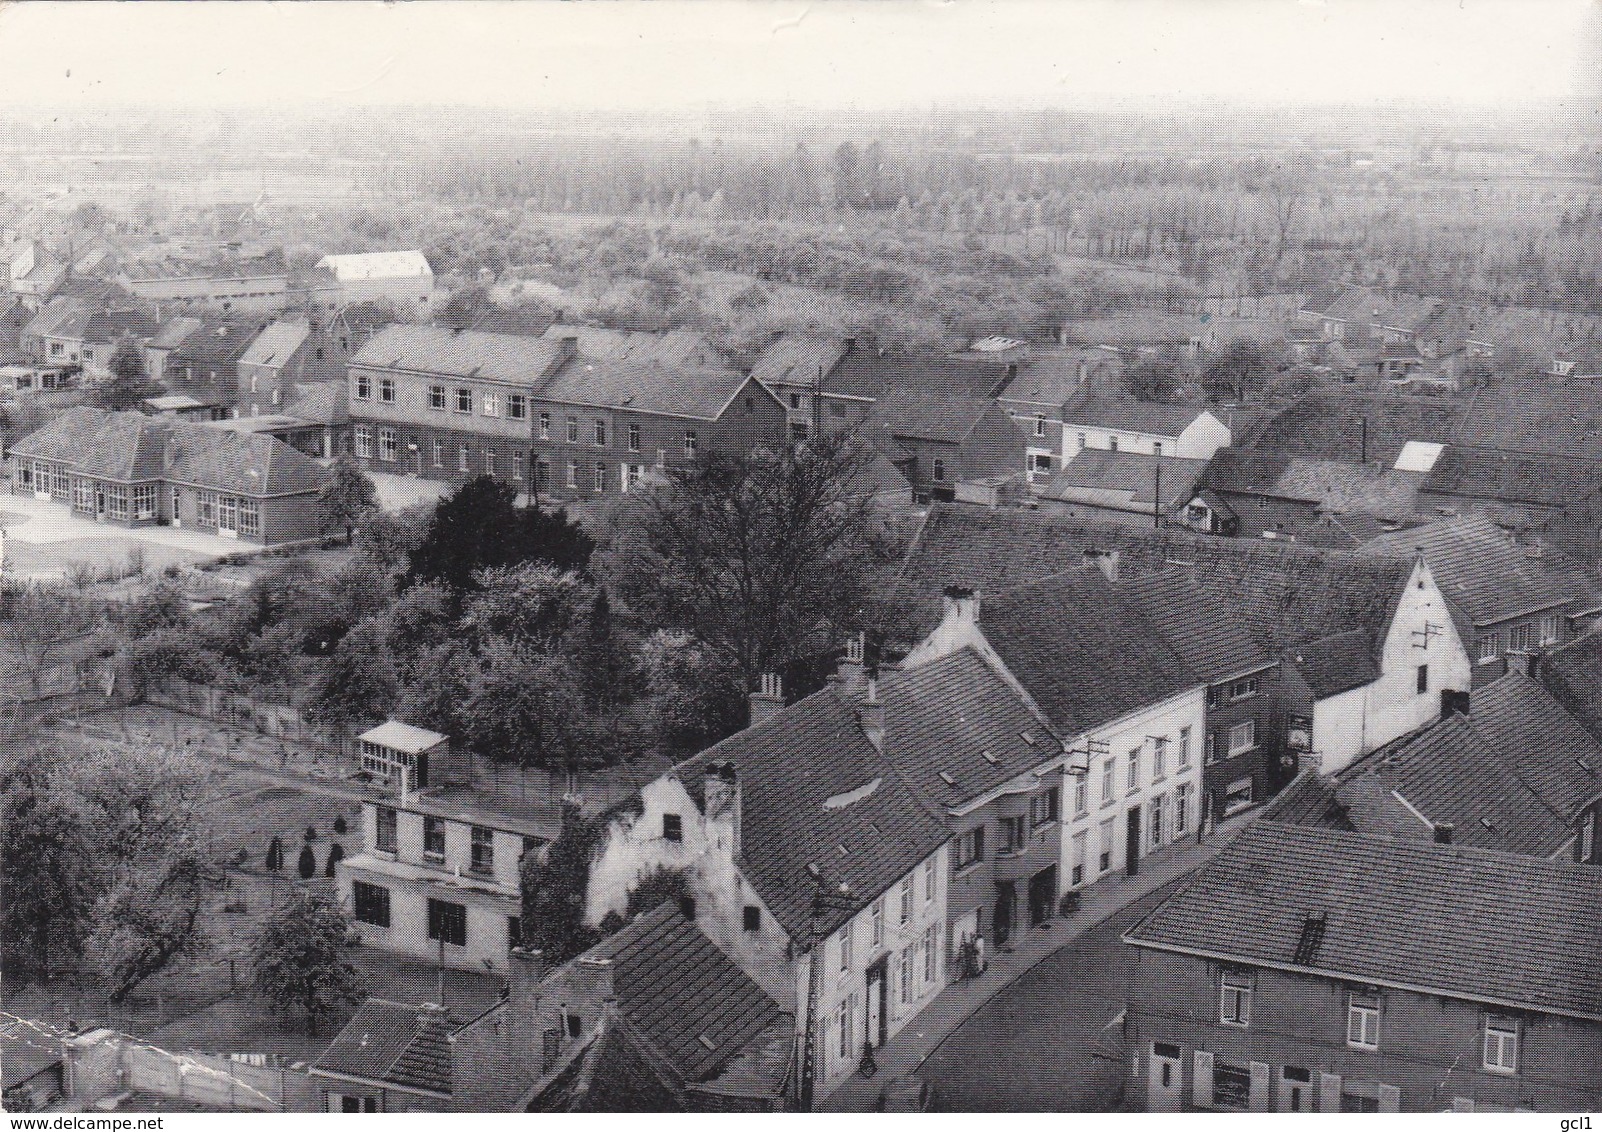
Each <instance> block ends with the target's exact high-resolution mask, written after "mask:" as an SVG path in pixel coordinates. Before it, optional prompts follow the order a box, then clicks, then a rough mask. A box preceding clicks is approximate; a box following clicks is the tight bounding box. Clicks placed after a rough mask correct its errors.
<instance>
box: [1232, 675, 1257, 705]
mask: <svg viewBox="0 0 1602 1132" xmlns="http://www.w3.org/2000/svg"><path fill="white" fill-rule="evenodd" d="M1258 687H1259V684H1258V681H1257V677H1255V676H1248V677H1246V679H1244V680H1236V681H1235V682H1234V683H1233V684H1231V685H1230V686H1229V698H1230V699H1231V700H1244V699H1247V698H1249V697H1251V696H1255V695H1256V694H1257V691H1258Z"/></svg>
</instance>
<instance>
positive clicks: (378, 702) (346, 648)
mask: <svg viewBox="0 0 1602 1132" xmlns="http://www.w3.org/2000/svg"><path fill="white" fill-rule="evenodd" d="M386 630H387V626H386V624H385V619H384V618H383V617H374V618H369V619H368V620H365V621H362V622H359V623H358V624H357V625H356V627H355V628H353V629H352V630H351V631H350V632H349V633H347V634H345V637H344V638H343V639H342V640H341V641H340V642H339V645H338V646H337V647H336V648H335V649H334V653H333V655H332V656H330V657H329V658H328V659H327V660H326V661H325V662H324V663H323V665H322V667H321V668H320V669H319V670H318V673H317V676H316V678H315V680H314V681H313V683H312V691H311V698H310V699H309V700H308V701H307V703H306V714H307V716H308V718H310V719H311V720H312V721H313V722H315V723H322V724H325V725H328V726H332V727H346V726H349V725H351V724H354V723H363V722H367V721H370V720H374V719H382V718H384V717H385V716H386V715H388V714H389V713H390V711H391V709H392V708H393V707H394V705H395V701H396V699H397V698H398V697H399V695H400V680H399V678H398V677H397V675H396V673H395V662H394V659H393V655H392V653H391V652H390V647H389V635H388V632H387V631H386Z"/></svg>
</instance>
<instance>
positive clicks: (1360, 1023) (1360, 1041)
mask: <svg viewBox="0 0 1602 1132" xmlns="http://www.w3.org/2000/svg"><path fill="white" fill-rule="evenodd" d="M1379 1017H1380V1012H1379V999H1377V998H1373V997H1371V996H1367V995H1355V994H1354V995H1352V997H1351V1001H1350V1002H1348V1003H1347V1007H1346V1044H1347V1045H1349V1046H1351V1047H1352V1048H1353V1049H1379Z"/></svg>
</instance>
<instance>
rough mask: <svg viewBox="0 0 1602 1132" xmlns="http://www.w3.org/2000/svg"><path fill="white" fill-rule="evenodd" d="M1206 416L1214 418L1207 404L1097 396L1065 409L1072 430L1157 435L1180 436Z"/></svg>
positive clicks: (1065, 419) (1068, 424) (1064, 418)
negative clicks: (1079, 427) (1110, 430)
mask: <svg viewBox="0 0 1602 1132" xmlns="http://www.w3.org/2000/svg"><path fill="white" fill-rule="evenodd" d="M1204 414H1205V415H1208V416H1211V414H1210V413H1208V411H1207V407H1206V406H1205V405H1175V404H1166V403H1162V402H1157V401H1136V400H1134V399H1133V398H1130V399H1127V400H1125V399H1119V400H1114V399H1112V398H1106V397H1097V398H1090V399H1088V400H1085V401H1082V402H1080V403H1079V404H1077V405H1069V406H1067V407H1066V408H1064V409H1063V413H1062V418H1063V422H1064V424H1065V425H1066V426H1067V427H1068V428H1070V429H1072V428H1074V427H1076V426H1084V427H1088V428H1112V429H1121V430H1123V431H1124V432H1143V433H1149V434H1151V435H1153V436H1172V437H1178V436H1179V434H1180V433H1182V432H1184V431H1185V429H1187V428H1189V427H1190V425H1191V424H1192V423H1194V422H1195V421H1196V420H1197V419H1198V418H1199V417H1201V416H1203V415H1204Z"/></svg>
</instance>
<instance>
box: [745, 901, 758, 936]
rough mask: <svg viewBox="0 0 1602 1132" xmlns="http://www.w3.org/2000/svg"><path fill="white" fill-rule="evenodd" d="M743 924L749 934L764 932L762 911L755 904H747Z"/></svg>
mask: <svg viewBox="0 0 1602 1132" xmlns="http://www.w3.org/2000/svg"><path fill="white" fill-rule="evenodd" d="M743 924H744V927H745V930H746V931H748V932H759V931H761V930H762V909H761V908H759V907H757V906H756V905H755V904H747V905H746V906H745V913H744V916H743Z"/></svg>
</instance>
